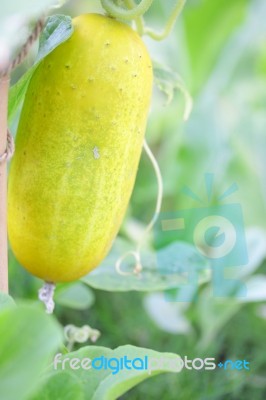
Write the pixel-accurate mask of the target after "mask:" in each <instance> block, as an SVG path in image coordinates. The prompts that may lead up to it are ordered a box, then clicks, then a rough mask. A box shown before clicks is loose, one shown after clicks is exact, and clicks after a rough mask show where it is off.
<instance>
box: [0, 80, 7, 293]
mask: <svg viewBox="0 0 266 400" xmlns="http://www.w3.org/2000/svg"><path fill="white" fill-rule="evenodd" d="M8 88H9V79H8V78H7V77H4V78H1V79H0V155H2V154H3V153H4V152H5V150H6V146H7V104H8ZM0 291H2V292H4V293H8V247H7V164H6V162H3V163H0Z"/></svg>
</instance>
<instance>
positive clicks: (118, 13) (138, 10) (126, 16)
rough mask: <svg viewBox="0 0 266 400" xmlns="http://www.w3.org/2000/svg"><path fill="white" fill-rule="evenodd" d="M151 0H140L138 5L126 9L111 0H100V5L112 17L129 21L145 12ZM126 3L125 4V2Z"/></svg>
mask: <svg viewBox="0 0 266 400" xmlns="http://www.w3.org/2000/svg"><path fill="white" fill-rule="evenodd" d="M152 3H153V0H142V1H141V2H140V3H139V4H138V5H135V4H134V6H133V8H131V7H130V9H128V8H127V9H126V8H123V7H120V6H118V5H117V4H115V2H114V1H112V0H101V4H102V7H103V8H104V9H105V11H106V12H107V13H108V14H109V15H111V16H112V17H114V18H118V19H123V20H127V21H131V20H133V19H135V18H137V17H140V16H141V15H143V14H145V12H147V11H148V9H149V8H150V6H151V5H152ZM126 5H127V4H126Z"/></svg>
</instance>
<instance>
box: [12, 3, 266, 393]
mask: <svg viewBox="0 0 266 400" xmlns="http://www.w3.org/2000/svg"><path fill="white" fill-rule="evenodd" d="M170 9H171V1H169V2H168V1H167V2H165V1H158V0H157V1H155V2H154V5H153V7H152V9H151V10H150V11H149V12H148V14H147V16H146V21H147V23H148V24H149V25H151V26H157V27H161V26H162V24H163V22H162V21H163V20H164V19H166V18H167V15H168V14H169V12H170ZM90 11H93V12H94V11H100V7H99V2H97V1H90V2H88V1H85V0H72V1H70V2H69V3H67V4H66V5H65V6H64V8H63V9H61V10H60V13H62V14H63V13H64V14H66V15H71V16H75V15H78V14H80V13H82V12H90ZM265 19H266V4H265V1H264V0H234V1H228V0H188V1H187V4H186V7H185V10H184V12H183V14H182V17H181V18H180V19H179V21H178V23H177V25H176V27H175V29H174V31H173V32H172V34H171V35H170V37H169V38H168V39H167V40H165V41H163V42H161V43H156V42H153V41H152V40H150V39H145V41H146V43H147V45H148V47H149V49H150V51H151V54H152V56H153V58H154V59H156V60H157V61H160V62H162V63H164V64H166V65H168V66H169V67H171V69H172V70H174V71H178V73H179V74H180V75H181V76H182V77H183V79H184V81H185V82H186V84H187V86H188V89H189V91H190V92H191V94H192V96H193V100H194V108H193V111H192V114H191V116H190V118H189V121H188V122H184V121H183V119H182V113H183V109H184V101H183V98H182V96H181V94H179V93H177V94H176V95H175V97H174V100H173V102H172V103H171V105H169V106H167V107H165V106H164V104H165V97H164V95H163V94H161V93H160V92H159V91H158V90H157V89H155V91H154V101H153V107H152V110H151V114H150V118H149V124H148V130H147V140H148V142H149V143H150V144H151V147H152V149H153V150H154V152H155V155H156V158H157V160H158V162H159V165H160V167H161V171H162V175H163V181H164V201H163V210H164V211H176V210H180V209H189V208H196V207H198V204H197V202H195V201H194V200H193V199H190V198H188V197H186V196H185V195H184V194H183V192H182V188H183V187H184V186H188V187H190V188H191V189H192V190H193V191H194V192H196V193H197V194H198V196H199V197H201V198H203V199H204V201H205V204H207V200H206V192H205V186H204V174H205V173H213V174H215V188H214V193H213V197H212V200H211V204H212V205H222V204H221V203H220V202H219V200H218V197H219V195H220V194H222V193H223V192H224V191H225V190H226V189H227V188H228V187H229V186H230V185H231V184H232V183H233V182H236V183H237V185H238V187H239V190H238V191H237V192H236V193H234V194H233V195H232V196H231V197H230V198H229V199H228V200H226V202H227V203H228V204H230V202H234V203H239V204H240V205H241V206H242V209H243V214H244V219H245V226H246V234H247V238H248V244H249V256H250V260H249V261H250V262H249V267H248V268H247V271H246V272H245V271H244V272H242V275H241V271H240V272H239V274H240V275H239V276H243V277H244V279H245V280H246V281H247V282H251V283H252V282H253V283H254V285H255V286H254V285H253V286H254V290H253V291H251V292H250V296H249V297H248V298H247V299H246V301H241V302H239V301H237V300H235V299H233V298H232V299H226V300H218V299H214V298H212V297H211V295H210V285H209V284H203V285H201V287H200V290H199V294H198V296H197V298H195V299H192V301H191V303H187V304H184V303H175V302H165V301H164V298H163V296H162V294H161V293H159V292H158V293H149V294H146V293H142V292H135V291H130V292H123V293H118V292H117V293H115V292H108V291H103V290H95V289H92V288H91V289H88V288H87V286H85V285H84V284H83V283H82V287H83V289H80V288H79V289H78V290H76V292H75V289H73V290H72V292H71V294H70V295H66V294H64V293H61V300H60V298H59V297H60V290H65V289H64V287H62V288H61V289H60V288H59V294H58V303H59V304H58V306H57V308H56V316H57V317H58V319H59V321H60V322H61V323H62V324H63V325H66V324H69V323H71V324H75V325H77V326H82V325H84V324H89V325H91V326H93V327H94V328H97V329H99V330H100V331H101V332H102V336H101V338H100V339H99V341H98V342H97V345H99V346H106V347H110V348H115V347H117V346H121V345H125V344H128V343H129V344H131V345H134V346H139V347H147V348H151V349H154V350H156V351H161V352H172V353H177V354H179V355H181V356H184V355H187V356H188V357H191V358H196V357H203V358H204V357H215V358H216V359H217V360H221V361H222V360H225V359H246V360H248V361H250V371H233V372H232V371H229V372H228V371H223V370H216V371H214V372H213V371H182V372H181V373H179V374H163V375H161V376H158V377H156V378H153V379H152V380H148V381H147V382H144V383H142V384H141V385H138V386H136V387H135V388H133V389H132V390H131V391H129V392H128V393H126V394H125V395H123V396H122V397H121V398H122V399H130V400H140V399H147V400H149V399H165V400H176V399H182V400H190V399H193V400H206V399H210V400H224V399H229V400H238V399H243V400H245V399H254V400H262V399H265V397H266V377H265V376H266V346H265V327H266V305H265V300H266V289H265V287H266V285H265V282H266V278H265V272H266V262H265V257H266V245H265V243H266V239H265V238H266V236H265V228H266V219H265V217H264V216H265V211H266V180H265V170H266V161H265V160H266V135H265V129H266V113H265V107H266V25H265ZM27 63H30V61H29V60H28V61H27ZM27 63H26V64H24V65H23V66H22V67H20V69H19V70H18V71H16V73H15V74H14V77H13V79H14V81H15V80H16V79H18V77H19V76H20V75H21V74H22V72H23V71H24V70H25V69H26V68H27V67H28V65H27ZM15 125H16V122H13V126H14V127H15ZM156 193H157V186H156V180H155V177H154V173H153V170H152V168H151V165H150V163H149V161H148V160H147V159H146V157H145V156H143V157H142V160H141V164H140V168H139V173H138V178H137V182H136V186H135V190H134V194H133V197H132V201H131V204H130V208H129V211H128V216H127V219H126V221H125V222H124V225H123V228H122V230H121V236H122V237H123V238H124V239H125V240H127V241H134V239H136V237H138V236H139V233H140V232H141V231H142V230H143V227H144V224H145V221H149V219H150V218H151V215H152V205H153V204H155V199H156ZM140 221H141V222H140ZM182 239H183V240H184V241H187V240H188V238H187V237H186V234H185V233H184V235H183V237H182ZM163 240H164V238H163V237H162V238H161V243H163ZM151 246H154V244H152V238H151ZM110 268H112V267H110ZM39 286H40V282H39V281H38V280H37V279H35V278H32V277H31V276H29V275H28V274H27V273H26V272H25V271H24V270H23V269H21V268H20V266H18V265H17V262H16V261H15V259H14V257H13V256H12V254H11V253H10V292H11V295H12V296H13V297H15V299H16V300H25V299H28V300H29V299H31V300H32V301H33V300H34V299H35V298H36V291H37V288H39ZM85 289H86V290H85ZM80 290H81V294H80ZM82 290H84V292H83V294H82ZM114 290H115V288H114ZM78 294H79V295H78ZM62 298H63V300H62ZM84 304H85V305H86V306H85V307H84ZM84 308H85V309H84ZM51 329H52V326H51ZM78 347H79V346H77V348H78ZM62 379H65V380H66V381H67V379H66V377H63V378H62ZM37 398H39V399H42V398H44V397H40V396H39V397H38V396H37V397H36V399H37ZM58 398H59V397H58ZM64 398H67V397H64ZM73 398H74V397H73ZM76 398H77V399H78V398H82V397H76ZM34 399H35V398H34ZM47 399H50V397H47Z"/></svg>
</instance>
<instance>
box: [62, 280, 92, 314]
mask: <svg viewBox="0 0 266 400" xmlns="http://www.w3.org/2000/svg"><path fill="white" fill-rule="evenodd" d="M55 302H56V303H58V304H60V305H61V306H65V307H69V308H73V309H75V310H86V309H87V308H89V307H90V306H91V305H92V304H93V303H94V294H93V292H92V291H91V290H90V289H89V288H88V287H86V286H85V285H83V284H82V283H80V282H75V283H73V284H68V285H63V286H62V287H58V288H57V289H56V292H55Z"/></svg>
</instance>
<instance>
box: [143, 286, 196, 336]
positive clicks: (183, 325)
mask: <svg viewBox="0 0 266 400" xmlns="http://www.w3.org/2000/svg"><path fill="white" fill-rule="evenodd" d="M184 304H185V303H177V302H175V303H174V302H170V301H167V299H166V298H165V296H164V295H163V294H162V293H151V294H148V295H147V296H146V297H145V298H144V307H145V309H146V311H147V313H148V314H149V316H150V318H151V319H152V320H153V321H154V322H155V324H156V325H157V326H158V327H159V328H161V329H162V330H163V331H165V332H169V333H173V334H174V333H178V334H187V333H189V332H190V330H191V327H190V323H189V321H188V319H187V318H186V317H185V316H184V315H183V309H184Z"/></svg>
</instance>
